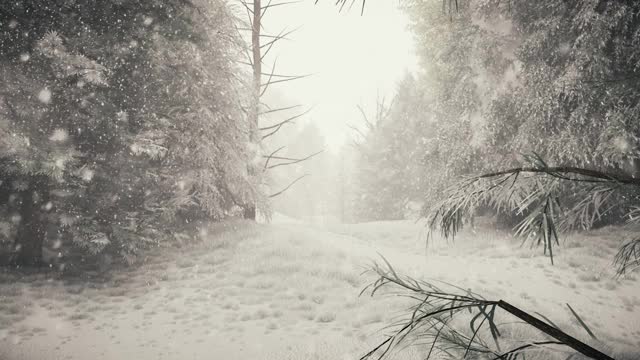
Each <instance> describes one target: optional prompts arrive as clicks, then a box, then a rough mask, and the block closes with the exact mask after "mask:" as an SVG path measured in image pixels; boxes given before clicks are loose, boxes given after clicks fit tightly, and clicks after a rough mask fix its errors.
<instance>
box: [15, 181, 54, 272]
mask: <svg viewBox="0 0 640 360" xmlns="http://www.w3.org/2000/svg"><path fill="white" fill-rule="evenodd" d="M48 197H49V194H48V190H47V189H46V188H45V187H44V186H42V187H41V189H38V187H37V186H36V185H35V184H31V185H30V186H29V188H28V189H27V190H25V191H23V192H22V203H21V205H20V217H21V219H20V226H19V228H18V233H17V235H16V239H15V249H16V254H15V255H14V258H13V261H12V262H13V264H14V265H17V266H39V265H42V245H43V243H44V238H45V234H46V225H47V221H46V220H47V210H46V209H43V208H42V207H43V205H44V204H46V202H47V201H48Z"/></svg>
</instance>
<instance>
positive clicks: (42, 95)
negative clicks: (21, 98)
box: [38, 88, 51, 104]
mask: <svg viewBox="0 0 640 360" xmlns="http://www.w3.org/2000/svg"><path fill="white" fill-rule="evenodd" d="M38 100H40V102H42V103H43V104H48V103H50V102H51V90H49V89H47V88H44V89H42V90H40V92H39V93H38Z"/></svg>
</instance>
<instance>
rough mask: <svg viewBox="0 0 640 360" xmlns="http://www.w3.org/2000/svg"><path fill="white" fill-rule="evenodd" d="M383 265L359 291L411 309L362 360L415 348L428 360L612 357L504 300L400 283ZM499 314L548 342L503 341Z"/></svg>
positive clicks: (446, 286) (406, 281) (376, 267)
mask: <svg viewBox="0 0 640 360" xmlns="http://www.w3.org/2000/svg"><path fill="white" fill-rule="evenodd" d="M383 260H384V258H383ZM384 261H385V264H386V266H384V267H382V266H380V265H378V264H374V266H373V267H372V269H371V271H372V272H373V273H375V274H376V275H377V277H378V278H377V280H376V281H375V282H373V283H372V284H370V285H369V286H367V287H366V288H364V289H363V291H362V293H364V292H365V291H367V290H369V291H370V292H371V295H372V296H373V295H374V294H375V293H376V292H378V291H383V290H390V291H391V292H392V293H393V294H395V295H399V296H404V297H407V298H409V299H411V300H412V301H414V302H415V303H414V305H412V306H411V307H410V308H409V310H408V311H407V314H406V317H405V319H404V320H400V321H399V322H397V323H396V324H393V325H392V326H391V328H395V329H396V330H394V331H393V333H392V334H391V335H390V336H389V337H388V338H387V339H386V340H384V341H382V342H381V343H380V344H378V345H377V346H376V347H374V348H373V349H372V350H371V351H370V352H368V353H367V354H365V355H364V356H363V357H362V358H361V360H364V359H369V358H372V356H374V355H376V356H377V357H376V358H377V359H382V358H384V357H385V356H387V355H389V354H390V353H391V352H392V351H394V350H399V349H404V348H406V347H407V346H410V345H417V344H420V345H423V346H424V345H427V347H428V348H429V351H428V353H427V355H426V358H425V359H427V360H428V359H430V358H431V356H435V355H436V354H438V355H440V356H446V357H449V358H454V359H461V358H467V356H469V355H476V356H477V355H483V358H489V359H496V360H497V359H515V358H517V357H518V356H520V355H522V358H524V353H525V352H526V351H528V350H532V349H535V350H541V349H544V350H546V351H550V352H552V351H559V350H564V351H566V350H567V348H568V349H572V350H573V351H575V352H576V353H580V354H582V355H585V356H587V357H589V358H592V359H596V360H613V358H612V357H610V356H608V355H606V354H604V353H602V352H601V351H599V350H597V349H595V348H594V347H592V346H590V345H589V344H586V343H584V342H582V341H580V340H578V339H576V338H575V337H573V336H571V335H569V334H567V333H566V332H564V331H562V330H561V329H559V328H558V327H557V326H556V325H554V324H553V323H551V322H550V321H548V320H547V321H543V320H541V319H539V318H537V317H535V316H533V315H531V314H529V313H527V312H525V311H523V310H522V309H519V308H517V307H515V306H513V305H511V304H509V303H508V302H506V301H504V300H487V299H485V298H483V297H482V296H480V295H478V294H475V293H473V292H472V291H470V290H463V289H461V288H459V287H456V286H454V285H450V284H447V283H444V282H442V285H443V286H436V285H435V284H434V282H426V281H418V280H415V279H412V278H409V277H403V276H400V275H398V274H397V272H396V271H395V270H394V269H393V267H392V266H391V265H390V264H389V263H388V262H387V261H386V260H384ZM570 309H571V314H572V315H573V316H574V317H576V319H577V320H578V322H579V324H580V325H581V326H582V327H583V329H584V330H585V331H587V333H588V334H589V335H590V336H592V337H594V336H595V335H593V332H592V331H591V329H589V327H588V326H587V325H586V323H585V321H584V320H583V319H582V318H580V317H579V316H578V315H577V313H576V312H575V310H573V309H572V308H570ZM498 310H502V311H505V312H506V313H508V314H510V315H511V316H514V317H516V318H517V319H518V320H520V321H521V322H519V323H516V324H517V326H518V327H521V328H527V327H532V328H535V329H537V330H539V331H541V332H542V333H543V334H545V335H547V336H548V337H550V338H552V339H553V340H549V339H548V338H547V339H545V338H540V339H517V340H515V341H514V340H513V339H508V338H506V337H505V336H504V333H505V332H507V331H509V329H507V328H505V327H504V325H505V324H504V323H499V322H498V321H497V320H496V318H497V315H498ZM454 319H456V320H457V319H462V320H465V321H464V322H466V323H468V324H469V327H468V329H462V328H460V326H459V324H460V322H458V321H453V320H454ZM545 320H546V318H545ZM516 333H519V332H516ZM489 339H491V340H489ZM501 344H502V345H501ZM550 345H553V347H551V346H550ZM501 348H508V349H509V350H501ZM439 358H440V357H439ZM472 358H475V357H473V356H472Z"/></svg>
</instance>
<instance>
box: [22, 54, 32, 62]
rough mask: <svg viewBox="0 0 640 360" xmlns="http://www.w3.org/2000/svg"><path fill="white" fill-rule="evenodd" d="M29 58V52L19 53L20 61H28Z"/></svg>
mask: <svg viewBox="0 0 640 360" xmlns="http://www.w3.org/2000/svg"><path fill="white" fill-rule="evenodd" d="M30 58H31V56H29V54H27V53H24V54H20V61H22V62H27V61H29V59H30Z"/></svg>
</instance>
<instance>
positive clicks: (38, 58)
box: [0, 0, 258, 265]
mask: <svg viewBox="0 0 640 360" xmlns="http://www.w3.org/2000/svg"><path fill="white" fill-rule="evenodd" d="M0 24H3V26H5V28H4V29H3V32H1V33H0V49H1V50H2V51H0V54H1V55H0V62H2V73H1V74H2V75H1V76H2V85H0V86H2V90H1V92H0V150H1V152H0V154H1V155H0V157H1V158H0V166H1V167H0V173H2V184H1V186H2V188H1V190H2V191H1V192H2V196H1V197H0V200H2V203H1V204H2V206H3V210H2V211H3V212H4V213H5V214H6V215H7V216H10V215H11V214H14V216H13V217H12V219H14V220H15V221H14V223H13V225H14V226H13V227H12V228H13V230H12V231H9V233H10V235H12V236H13V237H14V243H15V246H14V247H13V249H11V250H12V251H15V254H16V256H15V257H14V262H15V263H17V264H20V265H35V264H38V263H39V262H41V259H42V256H41V251H42V245H43V243H44V242H45V240H47V241H48V242H50V244H47V246H52V247H55V248H57V249H60V252H61V253H68V252H75V251H76V250H78V249H80V250H82V253H84V254H85V255H95V254H98V253H101V252H104V251H109V252H111V253H115V254H118V255H120V256H122V257H124V258H126V259H128V260H132V259H134V257H135V255H136V253H137V252H138V251H139V250H140V249H141V248H142V247H144V246H145V244H149V243H157V242H158V241H160V240H161V239H163V238H167V237H168V236H170V235H171V233H170V232H169V230H170V229H171V230H173V232H177V231H179V230H180V229H182V228H184V227H185V226H188V224H192V223H194V222H196V221H198V220H201V221H202V220H204V221H206V220H217V219H221V218H224V217H226V216H229V215H230V214H232V213H233V211H234V207H235V205H236V204H237V203H242V202H244V201H247V199H249V198H255V197H257V196H258V192H257V191H256V190H255V186H254V184H253V183H252V182H251V180H250V178H249V177H248V176H247V174H246V163H247V161H248V160H247V158H246V157H247V146H246V144H247V142H248V141H247V139H245V138H246V131H245V130H246V123H247V122H246V115H245V114H244V113H243V110H242V109H243V108H244V107H245V106H246V102H247V101H249V100H247V99H248V97H246V96H244V95H243V94H244V89H245V88H246V85H245V84H244V79H243V78H242V75H241V73H238V72H237V69H236V68H235V65H234V64H235V60H236V59H237V56H239V51H240V50H241V44H240V42H239V40H238V38H237V36H236V30H235V27H234V19H233V16H232V15H231V14H230V12H229V10H228V8H227V5H226V4H225V3H224V2H220V1H215V0H211V1H206V0H202V1H194V2H188V1H183V0H160V1H156V0H154V1H152V0H131V1H125V0H111V1H101V2H98V3H96V2H94V1H74V2H69V1H58V2H46V3H45V2H41V1H21V2H11V3H8V4H3V5H1V6H0ZM45 234H46V238H45ZM49 240H50V241H49Z"/></svg>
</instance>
